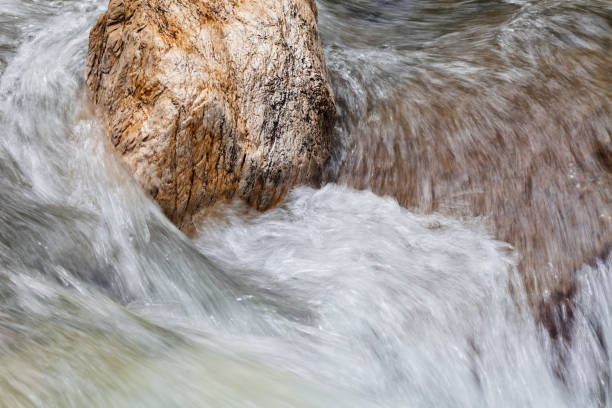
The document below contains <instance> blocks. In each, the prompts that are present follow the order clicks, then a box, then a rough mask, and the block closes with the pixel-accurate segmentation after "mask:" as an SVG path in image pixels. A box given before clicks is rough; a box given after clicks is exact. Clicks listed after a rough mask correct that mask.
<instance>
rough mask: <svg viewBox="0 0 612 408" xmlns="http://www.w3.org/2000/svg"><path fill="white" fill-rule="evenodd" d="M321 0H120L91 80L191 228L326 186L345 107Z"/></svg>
mask: <svg viewBox="0 0 612 408" xmlns="http://www.w3.org/2000/svg"><path fill="white" fill-rule="evenodd" d="M316 18H317V9H316V4H315V2H314V1H313V0H278V1H264V0H250V1H240V0H207V1H188V0H146V1H136V0H111V1H110V3H109V7H108V11H107V12H106V13H104V14H103V15H102V16H100V18H99V19H98V21H97V22H96V24H95V26H94V27H93V29H92V30H91V33H90V38H89V52H88V54H87V67H86V80H87V85H88V87H89V90H90V95H91V98H92V100H93V102H94V103H95V105H97V106H99V107H100V108H101V112H102V116H103V119H104V122H105V125H106V126H107V129H108V133H109V136H110V138H111V140H112V143H113V145H114V146H115V148H116V150H117V151H118V152H119V153H120V155H121V156H122V158H123V160H124V161H125V162H126V163H127V165H128V166H129V167H130V169H131V170H132V172H133V173H134V175H135V177H136V179H137V180H138V181H139V182H140V183H141V184H142V185H143V186H144V188H145V189H146V190H147V191H148V192H149V193H150V194H151V195H152V196H153V197H154V198H155V199H156V200H157V202H158V203H159V205H160V206H161V208H162V209H163V211H164V212H165V213H166V215H167V216H168V217H169V218H170V219H171V220H172V221H173V222H174V223H175V224H176V225H177V226H178V227H179V228H181V229H182V230H183V231H186V232H190V231H192V230H193V221H192V220H193V217H194V216H195V215H197V213H199V212H201V211H202V210H203V209H204V208H206V207H207V206H209V205H210V204H212V203H214V202H216V201H217V200H220V199H225V198H230V197H234V196H238V197H240V198H242V199H244V200H246V201H247V202H248V203H249V204H251V205H253V206H255V207H256V208H258V209H266V208H268V207H270V206H272V205H274V204H275V203H277V202H278V201H279V199H280V198H281V197H282V196H283V195H284V194H285V193H286V192H287V190H288V189H289V188H291V187H292V186H293V185H295V184H298V183H314V184H316V183H318V181H319V178H320V173H321V168H322V166H323V164H324V162H325V160H326V158H327V156H328V150H329V144H330V138H331V130H332V127H333V122H334V120H335V115H336V110H335V105H334V99H333V94H332V91H331V89H330V87H329V85H328V78H327V74H326V70H325V63H324V57H323V52H322V49H321V43H320V39H319V35H318V32H317V24H316Z"/></svg>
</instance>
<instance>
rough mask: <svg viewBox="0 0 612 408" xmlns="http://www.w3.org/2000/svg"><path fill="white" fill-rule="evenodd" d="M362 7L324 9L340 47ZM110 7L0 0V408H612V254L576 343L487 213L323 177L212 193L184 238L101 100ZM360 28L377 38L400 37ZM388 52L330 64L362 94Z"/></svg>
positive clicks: (585, 272)
mask: <svg viewBox="0 0 612 408" xmlns="http://www.w3.org/2000/svg"><path fill="white" fill-rule="evenodd" d="M381 3H385V4H386V2H381ZM389 3H391V2H389ZM401 3H402V4H404V3H405V5H406V6H405V7H403V8H401V9H400V10H399V11H397V10H396V11H395V12H394V13H398V12H401V13H407V15H410V13H411V12H412V11H411V10H412V9H411V8H410V7H416V5H415V3H414V2H401ZM361 4H362V3H361V2H355V3H354V5H353V6H352V8H351V7H346V8H343V7H344V6H343V5H340V4H336V3H334V2H325V3H323V4H322V7H321V26H322V30H323V31H324V32H327V35H328V37H327V38H328V39H329V38H330V37H329V35H330V31H332V30H333V24H332V23H333V22H334V21H335V20H333V19H334V18H335V17H334V16H335V15H336V14H334V13H335V12H338V11H342V12H353V13H359V12H360V5H361ZM363 4H365V3H363ZM408 4H410V5H411V6H410V7H408ZM467 4H468V5H469V4H471V3H470V2H467ZM105 6H106V5H105V4H103V2H100V1H97V0H96V1H83V0H78V1H76V0H75V1H57V2H39V1H13V0H6V1H3V2H0V15H1V17H0V18H2V24H1V25H0V69H1V71H0V72H1V75H2V76H1V77H0V128H1V129H2V138H1V140H0V396H1V397H0V406H2V407H11V408H12V407H155V406H159V407H191V406H193V407H196V406H206V407H342V406H346V407H360V406H363V407H373V406H376V407H406V406H409V407H466V408H468V407H469V408H472V407H568V408H569V407H599V406H612V403H611V402H610V399H609V395H608V394H609V391H610V385H609V371H610V358H609V356H608V352H607V350H609V347H610V344H609V343H610V342H611V341H612V325H611V324H612V320H611V317H610V311H611V310H612V305H611V304H610V301H609V300H608V298H609V293H610V290H611V287H610V285H611V283H610V272H611V271H612V260H610V259H608V260H600V261H597V262H595V263H594V264H592V265H587V266H584V267H583V268H582V269H580V271H579V273H578V274H577V276H578V280H577V281H578V290H577V293H576V296H575V300H574V302H575V304H574V307H573V308H572V309H571V311H569V310H568V311H567V312H568V313H570V312H571V313H573V322H574V324H573V326H572V327H571V330H572V333H571V338H572V341H571V342H564V341H561V340H560V339H554V338H551V337H550V335H549V333H548V332H547V331H546V330H545V329H544V328H543V327H542V326H541V325H540V323H539V322H538V321H536V320H535V319H534V318H533V315H532V313H531V310H530V307H529V303H528V300H527V299H528V296H527V292H526V290H525V288H524V284H523V279H522V278H521V277H520V276H519V273H518V263H519V259H520V257H521V253H520V252H517V251H516V250H515V249H514V248H512V247H510V246H509V245H508V244H506V243H503V242H500V241H498V240H495V239H494V238H493V237H492V235H491V234H490V233H489V232H488V229H487V226H488V225H489V224H488V220H487V219H482V218H462V219H458V218H453V217H449V216H448V215H423V214H416V213H414V212H411V211H409V210H407V209H405V208H404V207H401V206H400V205H399V204H398V202H397V201H396V199H395V198H392V197H381V196H379V195H375V194H373V193H372V192H369V191H367V190H366V191H355V190H352V189H351V188H348V187H343V186H339V185H335V184H329V185H327V186H325V187H324V188H322V189H320V190H312V189H309V188H298V189H296V190H295V191H293V192H292V194H291V195H290V196H289V197H288V198H287V200H286V201H285V202H284V203H283V204H282V205H281V206H280V207H279V208H276V209H274V210H272V211H270V212H267V213H264V214H260V213H254V212H252V211H251V210H249V209H248V208H245V207H244V206H243V205H242V204H239V203H230V204H224V205H219V206H218V207H216V208H214V209H213V211H211V214H210V216H208V217H207V218H205V219H204V220H203V222H202V225H201V227H200V230H199V233H198V236H197V237H196V239H194V240H189V239H187V238H185V237H184V236H183V235H182V234H181V233H180V232H179V231H177V230H176V228H175V227H174V226H173V225H172V224H170V223H169V222H168V221H167V220H166V219H165V218H164V217H163V215H162V214H161V212H160V210H159V209H158V208H157V206H156V205H155V204H154V203H153V202H152V201H151V200H150V199H149V198H148V197H146V195H145V194H144V193H143V192H142V191H141V190H140V189H139V188H138V186H137V185H136V184H135V182H134V181H133V180H132V179H131V178H130V176H129V175H128V174H127V172H126V171H125V169H124V168H123V167H122V165H121V164H120V163H119V161H118V160H117V158H116V157H115V156H114V155H113V154H112V151H111V149H110V148H109V147H108V146H107V145H106V142H105V139H104V135H103V133H102V130H101V129H100V126H99V124H97V123H96V121H95V118H94V117H93V115H92V114H91V113H90V112H89V110H88V106H87V103H86V101H85V100H86V98H85V97H84V95H83V84H82V79H81V78H82V69H83V61H84V53H85V51H86V48H87V34H88V30H89V27H90V26H91V25H92V24H93V21H94V20H95V18H96V17H97V15H98V14H99V13H101V12H102V11H103V9H104V8H105ZM387 6H388V5H387ZM388 7H391V8H384V7H381V8H380V9H381V10H383V11H384V10H393V7H392V6H388ZM507 7H514V6H512V5H507ZM347 10H348V11H347ZM469 12H470V9H469V8H467V9H465V10H464V13H467V15H469ZM383 17H384V16H383ZM383 17H380V18H383ZM465 18H467V17H465ZM525 18H526V17H525ZM366 21H367V24H369V25H370V26H371V29H372V33H373V37H374V38H373V39H372V38H370V39H368V38H365V37H361V41H362V42H366V41H369V42H370V43H371V42H375V41H377V38H376V35H379V36H380V38H383V37H384V38H387V39H389V38H390V39H392V40H393V39H394V38H401V35H400V34H401V31H400V34H397V35H396V34H393V33H394V31H393V30H397V29H398V28H397V27H395V28H393V30H391V29H389V28H388V27H387V26H383V27H382V28H381V30H382V31H381V30H377V29H376V28H377V27H379V26H380V21H379V20H377V19H376V18H373V17H370V19H369V20H366ZM462 21H463V20H462ZM414 24H416V26H417V27H419V26H420V27H423V30H421V31H418V30H417V35H416V37H415V38H414V42H415V43H418V42H421V43H422V42H423V41H425V40H428V39H429V36H430V35H431V33H430V31H431V27H429V26H426V25H423V24H424V23H422V22H419V21H416V22H415V23H414ZM419 24H420V25H419ZM472 24H473V21H471V22H470V20H469V19H468V20H465V25H466V27H467V28H466V29H469V28H470V27H472ZM490 24H495V20H491V21H490ZM428 27H429V29H428ZM379 28H380V27H379ZM326 30H327V31H326ZM385 30H390V31H385ZM428 30H429V31H428ZM376 33H378V34H376ZM341 34H342V33H341V32H338V35H341ZM374 34H376V35H374ZM394 35H395V36H394ZM353 40H355V39H354V38H353ZM328 41H329V40H328ZM330 43H331V42H330ZM328 44H329V43H328ZM366 45H367V44H366ZM330 47H331V48H333V47H332V46H329V47H328V50H327V51H328V53H330V54H331V53H332V51H333V50H332V49H331V48H330ZM360 47H361V48H364V47H365V45H364V44H363V43H359V42H358V41H356V40H355V44H354V51H353V52H355V53H359V52H360V51H357V50H359V49H360ZM389 52H390V51H389ZM394 52H395V51H394ZM338 55H341V53H340V54H338ZM373 55H374V54H372V55H370V54H368V53H367V52H366V51H363V53H362V54H361V56H360V57H359V58H356V59H354V61H353V62H352V63H350V65H342V64H349V59H348V58H347V59H345V60H344V62H343V63H342V64H341V63H340V60H339V59H336V60H335V62H334V57H331V58H329V59H330V60H331V61H332V63H331V65H330V67H331V69H332V71H333V74H334V76H335V77H336V78H339V77H344V76H345V77H346V78H349V79H351V81H348V80H347V81H348V82H347V83H346V84H345V85H343V86H346V87H347V88H345V89H344V90H345V92H349V91H351V90H352V91H355V92H358V91H359V89H364V87H365V86H366V84H365V83H364V82H363V78H361V79H360V77H359V76H350V75H348V74H347V72H355V71H356V70H358V67H359V66H360V64H362V63H363V61H369V63H372V64H374V62H376V63H377V64H381V65H384V61H381V60H379V59H378V57H376V59H375V60H372V59H371V58H374V57H373ZM376 55H378V54H376ZM351 70H352V71H351ZM383 78H384V77H383ZM381 81H382V79H381ZM336 86H339V85H338V82H336ZM377 86H378V85H377V84H376V83H374V84H372V88H370V89H369V90H368V92H378V91H380V92H383V90H382V88H377ZM377 90H378V91H377ZM339 94H340V95H342V92H340V93H339ZM351 106H353V107H355V106H356V107H359V106H361V105H358V104H357V105H351ZM342 123H343V122H341V124H342ZM345 130H346V129H345ZM345 130H341V129H339V132H341V134H342V132H344V131H345ZM349 130H350V129H349ZM350 134H352V135H354V134H355V133H350ZM378 134H380V133H378ZM344 135H346V133H344ZM388 137H390V138H391V137H392V134H391V133H389V134H388ZM338 140H340V142H342V140H345V141H346V140H348V139H342V137H339V139H338ZM347 149H348V148H347ZM341 151H342V150H341V149H339V150H338V156H337V157H336V160H338V161H337V162H336V164H337V166H338V167H337V168H340V167H342V166H346V164H342V163H346V162H345V161H344V160H349V157H350V155H349V154H348V153H346V152H349V153H350V151H351V150H350V149H348V150H345V153H346V155H344V153H342V154H341ZM343 155H344V156H343ZM334 165H335V164H334V163H331V164H330V166H331V168H333V166H334Z"/></svg>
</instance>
